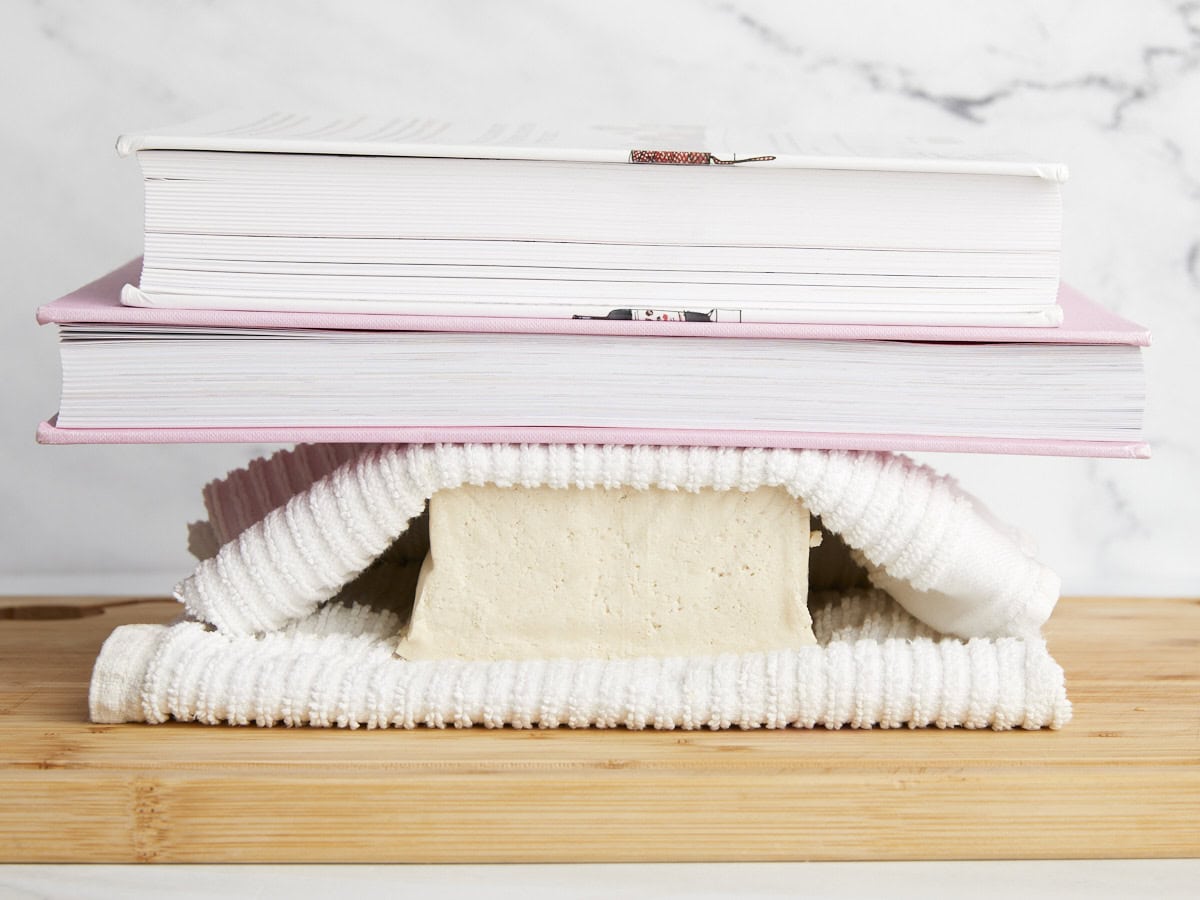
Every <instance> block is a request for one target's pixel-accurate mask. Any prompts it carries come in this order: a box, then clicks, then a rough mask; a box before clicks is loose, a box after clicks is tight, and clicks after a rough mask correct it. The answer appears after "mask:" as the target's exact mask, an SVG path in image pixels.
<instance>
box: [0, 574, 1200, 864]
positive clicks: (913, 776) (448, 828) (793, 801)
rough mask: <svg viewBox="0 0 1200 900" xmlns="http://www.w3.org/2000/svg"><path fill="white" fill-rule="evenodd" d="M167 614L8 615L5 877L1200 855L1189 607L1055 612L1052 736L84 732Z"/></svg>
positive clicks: (136, 728) (122, 728) (1194, 631)
mask: <svg viewBox="0 0 1200 900" xmlns="http://www.w3.org/2000/svg"><path fill="white" fill-rule="evenodd" d="M176 612H177V607H176V606H175V604H173V603H170V602H167V601H164V600H125V601H120V600H117V601H114V600H112V599H108V600H100V599H87V598H62V599H48V598H37V599H35V598H9V599H6V600H0V859H3V860H4V861H78V862H130V861H137V860H141V861H157V862H212V861H226V862H334V861H345V862H454V861H459V862H501V861H513V862H516V861H526V862H528V861H545V862H564V861H603V860H622V861H651V860H818V859H823V860H829V859H840V860H855V859H992V858H1012V857H1028V858H1046V857H1106V856H1121V857H1132V856H1140V857H1167V856H1191V855H1200V600H1196V599H1183V600H1179V599H1176V600H1161V599H1103V598H1088V599H1068V600H1064V601H1063V602H1062V604H1061V606H1060V607H1059V609H1058V611H1057V612H1056V613H1055V615H1054V619H1053V621H1052V623H1051V625H1050V627H1049V628H1048V636H1049V640H1050V647H1051V651H1052V652H1053V653H1054V655H1055V657H1056V658H1057V659H1058V660H1059V662H1060V663H1061V664H1062V665H1063V667H1064V668H1065V669H1066V672H1067V682H1068V689H1069V692H1070V695H1071V699H1072V700H1073V701H1074V704H1075V719H1074V721H1073V722H1072V723H1071V724H1070V725H1069V726H1068V727H1067V728H1066V729H1064V730H1062V731H1059V732H1049V731H1042V732H1008V733H993V732H970V731H938V730H936V729H930V730H918V731H909V730H903V731H852V730H842V731H823V730H821V731H800V730H787V731H745V732H743V731H729V732H719V733H714V732H688V733H683V732H677V731H676V732H626V731H619V730H618V731H569V730H565V729H564V730H555V731H541V730H530V731H514V730H511V729H504V730H498V731H485V730H482V729H473V730H466V731H454V730H448V731H434V730H416V731H408V732H406V731H395V730H388V731H372V732H368V731H365V730H360V731H355V732H347V731H320V730H299V729H297V730H289V729H284V728H273V729H259V728H253V727H248V728H233V727H209V726H203V725H194V724H172V725H159V726H147V725H116V726H114V725H92V724H89V723H88V721H87V684H88V677H89V674H90V670H91V663H92V660H93V659H94V658H95V655H96V652H97V650H98V649H99V647H100V644H101V642H102V641H103V640H104V638H105V637H106V636H107V635H108V633H109V632H110V631H111V630H112V629H113V628H114V627H115V626H117V625H121V624H126V623H129V622H163V621H166V620H168V619H170V618H171V617H173V616H174V615H175V613H176Z"/></svg>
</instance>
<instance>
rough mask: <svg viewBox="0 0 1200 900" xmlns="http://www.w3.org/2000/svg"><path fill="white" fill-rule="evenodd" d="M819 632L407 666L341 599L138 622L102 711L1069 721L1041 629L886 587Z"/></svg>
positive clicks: (388, 721)
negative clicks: (686, 654) (603, 653)
mask: <svg viewBox="0 0 1200 900" xmlns="http://www.w3.org/2000/svg"><path fill="white" fill-rule="evenodd" d="M813 606H814V609H813V628H814V631H815V633H816V636H817V640H818V644H817V645H816V646H808V647H802V648H800V649H797V650H780V651H773V652H769V653H745V654H726V655H723V656H716V657H694V658H687V659H683V658H664V659H656V658H646V659H623V660H534V661H526V662H475V663H471V662H459V661H456V660H448V661H440V662H407V661H404V660H401V659H398V658H396V657H395V656H394V654H393V649H394V647H395V634H396V630H397V628H398V627H399V625H400V618H399V617H398V616H397V615H396V614H395V613H394V612H392V611H390V610H374V609H371V608H369V607H367V606H365V605H360V604H349V605H347V604H343V603H335V604H330V605H327V606H325V607H322V608H321V609H320V610H319V611H317V612H315V613H313V614H311V615H309V616H308V617H307V618H305V619H302V620H300V621H296V622H293V623H291V624H290V625H288V626H286V627H285V628H283V629H281V630H279V631H275V632H272V633H270V634H265V635H259V636H246V635H232V634H222V633H221V632H219V631H213V630H211V629H210V628H207V627H206V626H205V625H204V624H202V623H200V622H191V621H187V622H180V623H177V624H175V625H171V626H165V625H126V626H123V627H120V628H117V629H116V630H115V631H114V632H113V634H112V636H111V637H110V638H109V639H108V641H107V642H105V644H104V647H103V649H102V650H101V651H100V657H99V659H98V660H97V662H96V669H95V673H94V675H93V677H92V686H91V696H90V706H91V716H92V720H93V721H95V722H105V723H115V722H151V723H158V722H165V721H168V720H169V719H176V720H179V721H197V722H203V723H206V724H210V725H216V724H221V723H230V724H235V725H247V724H251V723H253V724H257V725H273V724H276V723H282V724H284V725H312V726H319V727H330V726H338V727H342V728H358V727H360V726H366V727H368V728H388V727H402V728H413V727H415V726H417V725H427V726H432V727H435V728H442V727H445V726H450V725H453V726H455V727H470V726H472V725H484V726H486V727H489V728H494V727H499V726H502V725H512V726H514V727H517V728H530V727H535V726H537V727H542V728H554V727H557V726H560V725H566V726H570V727H573V728H582V727H588V726H591V727H597V728H614V727H619V726H620V727H625V728H633V729H641V728H662V729H672V728H682V729H697V728H712V729H718V728H731V727H739V728H759V727H765V728H785V727H789V726H794V727H802V728H812V727H816V726H824V727H826V728H841V727H842V726H843V725H849V726H850V727H853V728H869V727H871V726H879V727H882V728H897V727H900V726H904V725H907V726H910V727H914V728H916V727H920V726H925V725H936V726H938V727H942V728H945V727H952V726H964V727H966V728H988V727H990V728H994V729H997V730H1006V729H1010V728H1043V727H1050V728H1059V727H1061V726H1062V725H1063V724H1065V723H1066V722H1067V721H1068V720H1069V719H1070V715H1071V706H1070V703H1069V702H1068V700H1067V697H1066V691H1065V689H1064V686H1063V673H1062V670H1061V669H1060V668H1059V667H1058V665H1057V664H1056V663H1055V662H1054V660H1053V659H1052V658H1051V657H1050V655H1049V653H1047V652H1046V647H1045V644H1044V643H1043V642H1042V641H1041V640H1040V639H1037V638H1025V639H1020V638H1001V639H999V640H989V639H984V638H976V639H974V640H971V641H967V642H963V641H960V640H955V639H939V637H938V636H937V634H936V633H935V632H933V631H932V630H931V629H930V628H928V627H927V626H924V625H922V624H921V623H919V622H917V621H916V620H915V619H914V618H913V617H912V616H910V615H908V614H907V613H905V612H904V611H903V610H902V609H900V608H899V606H897V605H896V604H895V603H894V602H893V601H892V600H891V599H889V598H888V597H887V596H886V595H885V594H883V593H882V592H881V591H878V590H871V591H858V592H854V593H852V594H849V595H847V596H844V597H841V598H831V597H827V596H817V597H815V598H814V602H813Z"/></svg>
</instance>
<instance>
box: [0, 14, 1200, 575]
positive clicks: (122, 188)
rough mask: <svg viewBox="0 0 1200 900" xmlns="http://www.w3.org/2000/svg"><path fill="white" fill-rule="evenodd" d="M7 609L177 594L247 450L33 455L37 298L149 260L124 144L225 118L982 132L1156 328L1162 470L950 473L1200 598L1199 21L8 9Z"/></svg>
mask: <svg viewBox="0 0 1200 900" xmlns="http://www.w3.org/2000/svg"><path fill="white" fill-rule="evenodd" d="M0 102H2V104H3V105H2V112H3V116H2V120H0V160H2V162H3V165H0V196H2V197H3V203H2V207H0V208H2V209H3V213H2V214H0V229H2V231H0V255H2V256H3V263H4V265H3V272H4V278H3V282H2V283H3V285H4V289H5V294H6V296H5V297H4V298H3V300H2V302H0V368H2V372H0V374H2V381H0V385H2V387H0V392H2V393H0V396H2V397H3V417H2V418H0V453H3V456H4V461H5V462H6V463H7V466H6V469H5V474H4V476H3V480H2V482H0V510H2V511H3V512H2V513H0V515H2V518H0V590H5V589H7V590H14V589H20V588H22V587H27V586H33V587H36V588H39V589H43V590H55V589H61V590H69V589H80V590H89V589H92V590H95V589H100V590H112V591H126V590H164V589H166V588H168V587H169V586H170V584H171V583H172V581H173V579H174V578H175V577H177V576H179V575H180V574H182V573H183V572H184V571H185V570H186V569H187V567H188V561H187V556H186V554H185V553H184V549H183V547H184V529H183V525H184V523H185V522H186V521H187V520H188V519H189V518H190V517H194V516H196V515H197V514H198V512H199V502H198V489H199V487H200V485H201V484H202V482H203V481H205V480H206V479H207V478H208V477H209V476H211V475H214V474H217V473H220V472H223V471H224V470H225V469H226V468H228V467H230V466H232V465H235V464H239V463H240V462H242V461H244V460H245V459H247V458H248V457H249V456H250V455H252V454H253V453H255V452H256V451H258V450H261V449H262V448H252V447H206V446H200V447H129V448H101V447H75V448H50V447H37V446H35V445H34V443H33V430H34V426H35V425H36V423H37V421H38V420H39V419H41V418H44V417H45V416H46V415H47V414H48V413H50V412H52V411H53V409H54V408H55V403H56V395H57V387H58V385H57V381H58V371H57V365H58V364H57V354H56V350H55V346H54V335H53V333H52V332H51V331H50V330H46V329H43V330H39V329H38V328H37V327H36V326H35V325H34V323H33V309H34V307H35V306H36V305H37V304H39V303H41V302H44V301H46V300H48V299H52V298H53V297H55V296H57V295H59V294H61V293H64V292H66V291H68V290H70V289H72V288H74V287H76V286H77V285H79V284H81V283H83V282H85V281H87V280H90V279H91V278H92V277H93V276H95V275H97V274H99V273H101V272H103V271H106V270H108V269H109V268H111V267H113V266H114V265H115V264H116V263H119V262H121V261H123V260H125V259H128V258H130V257H132V256H134V255H136V254H137V253H138V248H139V241H140V207H141V193H140V184H139V175H138V172H137V166H136V165H135V164H134V163H133V162H131V161H129V160H118V159H117V158H116V157H115V154H114V153H113V150H112V144H113V140H114V138H115V136H116V135H117V134H118V133H119V132H121V131H124V130H134V129H138V128H142V127H149V126H153V125H157V124H162V123H168V122H172V121H177V120H182V119H185V118H188V117H190V116H192V115H195V114H200V113H203V112H206V111H210V110H212V109H215V108H220V107H223V106H226V105H229V104H238V105H242V106H249V107H261V108H266V109H288V110H308V109H336V110H342V111H344V110H354V111H365V112H388V111H393V112H394V111H396V110H403V111H409V110H411V111H414V112H416V113H425V114H431V115H438V116H449V117H457V118H464V119H469V118H475V119H483V118H494V117H502V118H506V119H513V118H518V117H520V118H531V119H534V118H536V119H549V120H560V121H562V120H581V121H589V120H591V121H595V120H609V121H627V122H661V123H667V122H697V121H708V122H730V123H734V124H763V123H772V122H775V123H777V122H789V123H793V124H795V125H796V126H798V127H799V128H800V129H810V130H814V131H818V132H824V131H830V130H832V131H840V132H843V133H853V134H864V133H865V134H869V133H871V132H874V131H877V130H885V131H890V132H901V133H916V134H935V135H951V136H961V135H974V136H976V137H977V139H979V140H986V141H990V140H994V141H996V142H997V143H998V144H1002V145H1005V146H1012V147H1022V148H1024V149H1027V150H1028V151H1030V152H1032V153H1035V154H1037V155H1039V156H1042V157H1046V158H1053V159H1061V160H1063V161H1065V162H1067V163H1069V164H1070V165H1071V168H1072V179H1071V181H1070V182H1069V183H1068V185H1067V186H1066V222H1067V225H1066V246H1065V262H1064V271H1065V277H1066V278H1067V279H1068V280H1069V281H1071V282H1073V283H1074V284H1076V285H1077V286H1079V287H1080V288H1083V289H1084V290H1085V291H1086V292H1088V293H1090V294H1092V295H1093V296H1095V297H1096V298H1098V299H1100V300H1102V301H1103V302H1105V303H1107V304H1109V305H1110V306H1112V307H1114V308H1115V309H1117V310H1118V311H1120V312H1121V313H1123V314H1125V315H1127V316H1129V317H1131V318H1134V319H1137V320H1139V321H1142V322H1144V323H1146V324H1148V325H1150V326H1151V327H1152V328H1153V330H1154V332H1155V337H1156V344H1155V346H1154V347H1153V348H1152V350H1151V351H1150V352H1149V354H1148V365H1149V390H1150V412H1149V422H1148V434H1149V438H1150V440H1151V441H1152V442H1153V444H1154V449H1155V457H1154V459H1153V460H1151V461H1149V462H1128V461H1081V460H1065V459H1037V458H1007V459H1006V458H990V457H966V456H951V455H944V456H938V457H930V459H929V461H930V462H932V463H933V464H934V465H937V466H939V467H941V468H943V469H946V470H949V471H952V472H954V473H956V474H958V475H959V476H960V478H961V480H962V481H963V482H964V484H966V485H967V486H968V487H970V488H972V489H974V490H975V491H976V492H977V493H978V494H980V495H981V496H982V497H983V498H984V499H985V500H986V501H988V502H989V504H990V505H992V506H993V507H994V508H995V509H996V510H997V511H998V512H999V513H1000V514H1002V515H1003V516H1006V517H1007V518H1009V519H1011V520H1013V521H1015V522H1018V523H1020V524H1022V525H1023V526H1024V527H1025V528H1026V529H1027V530H1029V531H1030V532H1032V533H1033V534H1035V535H1036V536H1037V537H1038V539H1039V540H1040V542H1041V545H1042V548H1043V551H1044V555H1045V557H1046V558H1047V560H1048V561H1049V562H1050V563H1051V564H1052V565H1054V566H1055V567H1056V568H1057V569H1058V570H1059V571H1060V572H1061V573H1062V574H1063V576H1064V580H1065V585H1066V589H1067V590H1068V591H1070V592H1074V593H1085V592H1086V593H1130V594H1154V593H1169V594H1171V593H1174V594H1178V593H1189V594H1200V540H1198V538H1200V529H1198V527H1197V524H1196V517H1197V514H1198V513H1200V405H1198V404H1197V402H1196V399H1195V392H1196V385H1197V381H1198V380H1200V366H1198V365H1197V363H1196V361H1195V360H1196V359H1197V348H1198V347H1200V4H1197V3H1195V2H1191V3H1175V2H1135V0H1128V2H1119V0H1109V2H1095V0H1093V2H1068V0H1053V2H1051V0H1021V2H1008V3H983V2H964V0H936V2H935V0H910V2H907V3H895V2H861V0H860V2H842V3H825V2H791V3H785V2H778V3H769V2H754V0H746V2H730V3H713V2H684V0H670V2H656V3H649V2H627V0H607V2H604V3H596V2H551V0H543V2H532V0H531V2H518V3H501V2H492V3H485V2H477V3H470V2H465V0H456V2H429V0H419V2H403V3H401V2H386V0H372V2H332V0H330V2H324V3H321V2H313V0H309V2H256V3H239V2H233V0H214V2H208V3H199V2H194V3H183V2H152V0H111V2H105V3H88V2H84V0H77V2H62V0H45V2H35V0H6V2H5V4H4V6H3V9H2V10H0Z"/></svg>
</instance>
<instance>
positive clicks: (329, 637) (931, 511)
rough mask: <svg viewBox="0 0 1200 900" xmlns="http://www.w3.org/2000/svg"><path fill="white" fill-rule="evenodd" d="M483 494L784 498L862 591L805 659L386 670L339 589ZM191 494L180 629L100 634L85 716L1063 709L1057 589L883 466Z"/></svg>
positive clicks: (533, 459)
mask: <svg viewBox="0 0 1200 900" xmlns="http://www.w3.org/2000/svg"><path fill="white" fill-rule="evenodd" d="M489 483H494V484H498V485H501V486H511V485H522V486H540V485H549V486H554V487H578V488H592V487H619V486H629V487H633V488H637V489H646V488H650V487H657V488H665V489H675V490H689V491H696V490H700V489H703V488H713V489H716V490H754V489H756V488H758V487H762V486H782V487H783V488H785V489H786V490H787V491H788V492H789V493H791V494H792V495H793V496H795V497H798V498H801V499H803V501H804V502H805V504H806V505H807V506H808V508H809V510H810V511H811V512H812V513H814V514H815V515H818V516H820V518H821V522H822V525H823V527H824V528H826V529H828V530H831V531H834V532H836V533H838V534H839V535H840V536H841V538H842V539H843V540H844V542H845V543H846V544H847V545H848V546H849V547H850V548H851V549H852V551H853V552H854V554H855V557H856V559H857V560H858V561H859V562H860V563H861V564H862V565H863V566H864V567H865V568H866V569H867V572H868V574H869V576H870V578H871V580H872V582H873V584H874V585H875V586H876V589H875V590H869V591H853V592H850V593H847V594H845V595H844V596H842V597H840V598H838V597H832V598H831V597H823V598H814V603H813V605H814V609H813V615H814V629H815V631H816V634H817V638H818V646H816V647H807V648H802V649H798V650H794V651H777V652H772V653H756V654H741V655H732V654H731V655H725V656H720V657H712V658H699V657H697V658H687V659H637V660H613V661H567V660H548V661H529V662H521V663H485V662H479V663H469V662H467V663H464V662H459V661H443V662H424V663H419V662H407V661H404V660H400V659H396V658H394V656H393V649H394V646H395V641H394V639H395V635H396V632H397V631H398V629H399V625H400V618H399V616H398V615H397V613H396V611H395V610H394V609H389V608H387V605H386V604H384V605H382V606H381V604H380V603H379V600H378V592H377V591H374V590H372V588H371V579H370V578H369V577H358V576H360V575H361V573H363V572H364V570H367V569H368V567H369V566H370V565H371V563H372V562H374V561H375V560H377V559H379V558H380V557H381V556H385V554H386V553H389V552H392V550H394V548H395V547H396V546H397V545H398V544H402V543H403V540H404V535H405V533H406V530H407V529H408V526H409V523H410V522H411V521H413V520H414V519H415V518H416V517H418V516H419V515H420V514H421V512H422V511H423V510H424V508H425V505H426V503H427V501H428V499H429V498H430V497H431V496H432V495H433V494H434V492H436V491H438V490H444V489H449V488H453V487H457V486H460V485H463V484H489ZM205 503H206V506H207V508H208V512H209V520H208V522H206V523H198V524H196V525H193V526H192V529H191V535H190V543H191V546H192V548H193V550H194V551H195V552H196V554H197V555H198V556H200V557H202V560H201V562H200V564H199V566H198V567H197V569H196V571H195V572H194V573H193V574H192V576H190V577H189V578H188V579H186V580H185V581H184V582H182V583H181V584H180V585H179V587H178V589H177V591H176V596H177V597H178V599H179V600H180V601H181V602H182V603H183V605H184V609H185V610H186V613H187V615H188V617H189V620H185V621H181V622H179V623H176V624H175V625H172V626H144V625H143V626H138V625H134V626H124V627H122V628H118V629H117V630H116V631H115V632H114V633H113V635H112V636H111V637H110V638H109V640H108V642H107V643H106V644H105V646H104V649H103V650H102V651H101V655H100V659H99V660H98V662H97V665H96V670H95V673H94V675H93V681H92V691H91V708H92V717H93V719H94V720H96V721H101V722H122V721H147V722H159V721H164V720H165V719H167V718H172V717H173V718H178V719H185V720H189V719H194V720H199V721H202V722H210V723H213V722H222V721H228V722H234V723H248V722H256V723H258V724H263V725H266V724H272V723H275V722H283V723H285V724H309V725H340V726H346V727H354V726H356V725H367V726H369V727H370V726H374V727H385V726H388V725H401V726H413V725H416V724H428V725H435V726H441V725H451V724H453V725H470V724H476V723H481V724H485V725H489V726H495V725H501V724H511V725H516V726H530V725H535V724H536V725H542V726H547V727H553V726H557V725H560V724H566V725H571V726H576V727H582V726H589V725H591V726H615V725H623V726H626V727H632V728H641V727H657V728H672V727H682V728H696V727H714V728H721V727H730V726H731V725H737V726H741V727H757V726H767V727H783V726H787V725H799V726H806V727H812V726H814V725H824V726H827V727H839V726H841V725H846V724H848V725H852V726H856V727H866V726H870V725H881V726H885V727H895V726H898V725H903V724H908V725H912V726H920V725H927V724H936V725H939V726H953V725H964V726H967V727H988V726H990V727H993V728H998V729H1003V728H1011V727H1023V728H1040V727H1046V726H1049V727H1052V728H1056V727H1059V726H1061V725H1062V724H1064V723H1065V722H1066V721H1067V720H1068V719H1069V716H1070V705H1069V703H1068V701H1067V699H1066V695H1065V689H1064V686H1063V675H1062V671H1061V669H1060V668H1059V667H1058V666H1057V664H1056V663H1055V662H1054V661H1053V659H1051V657H1050V656H1049V654H1048V653H1047V651H1046V648H1045V645H1044V643H1043V642H1042V640H1041V638H1040V636H1039V630H1040V627H1041V625H1042V624H1043V623H1044V621H1045V620H1046V618H1047V617H1048V616H1049V614H1050V611H1051V610H1052V608H1053V606H1054V603H1055V601H1056V599H1057V596H1058V580H1057V578H1056V577H1055V576H1054V575H1053V573H1051V572H1050V571H1049V570H1048V569H1046V568H1045V567H1044V566H1042V565H1041V564H1039V563H1038V562H1037V561H1036V560H1035V559H1034V558H1033V557H1032V555H1031V554H1030V552H1029V547H1028V542H1027V541H1026V540H1024V539H1023V538H1022V537H1021V536H1020V535H1019V533H1017V532H1015V531H1013V530H1011V529H1008V528H1006V527H1005V526H1003V525H1001V524H1000V523H998V522H996V521H995V520H994V519H993V518H992V517H991V516H990V515H989V514H988V513H987V511H986V510H985V509H983V508H982V507H981V506H980V505H979V504H978V503H977V502H976V501H975V500H974V499H973V498H971V497H970V496H969V495H967V494H965V493H964V492H963V491H962V490H961V489H959V488H958V486H957V485H956V484H955V483H954V482H953V481H952V480H951V479H948V478H945V477H941V476H938V475H936V474H935V473H934V472H932V471H931V470H930V469H928V468H926V467H923V466H918V465H916V464H914V463H913V462H912V461H911V460H909V459H907V458H906V457H903V456H900V455H896V454H886V453H867V452H843V451H814V450H804V451H795V450H753V449H744V450H740V449H730V448H675V447H621V446H592V445H576V446H562V445H549V446H543V445H522V446H514V445H436V446H417V445H399V446H374V445H342V446H308V447H300V448H297V449H296V450H294V451H286V452H283V453H280V454H277V455H276V456H275V457H272V458H271V459H269V460H263V461H258V462H256V463H254V464H252V465H251V466H249V467H248V468H247V469H245V470H241V471H239V472H235V473H231V474H230V475H229V476H227V477H226V478H225V479H222V480H219V481H216V482H213V483H212V484H210V485H209V486H208V487H207V488H206V490H205ZM398 538H399V541H398ZM389 548H392V550H389ZM385 558H386V557H385ZM356 577H358V578H357V580H355V579H356ZM884 592H886V593H884ZM331 599H332V600H333V602H329V601H331ZM897 604H899V605H897Z"/></svg>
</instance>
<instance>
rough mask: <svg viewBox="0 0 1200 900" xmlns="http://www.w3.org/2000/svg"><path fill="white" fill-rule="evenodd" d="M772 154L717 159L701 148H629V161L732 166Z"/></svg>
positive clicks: (647, 163) (664, 164) (665, 164)
mask: <svg viewBox="0 0 1200 900" xmlns="http://www.w3.org/2000/svg"><path fill="white" fill-rule="evenodd" d="M774 158H775V157H774V156H751V157H748V158H747V159H737V158H736V157H735V158H734V159H718V158H717V157H715V156H713V155H712V154H711V153H705V152H704V151H702V150H630V151H629V161H630V162H631V163H640V164H642V165H657V166H709V165H712V166H733V165H737V164H738V163H748V162H770V161H771V160H773V159H774Z"/></svg>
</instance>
